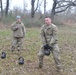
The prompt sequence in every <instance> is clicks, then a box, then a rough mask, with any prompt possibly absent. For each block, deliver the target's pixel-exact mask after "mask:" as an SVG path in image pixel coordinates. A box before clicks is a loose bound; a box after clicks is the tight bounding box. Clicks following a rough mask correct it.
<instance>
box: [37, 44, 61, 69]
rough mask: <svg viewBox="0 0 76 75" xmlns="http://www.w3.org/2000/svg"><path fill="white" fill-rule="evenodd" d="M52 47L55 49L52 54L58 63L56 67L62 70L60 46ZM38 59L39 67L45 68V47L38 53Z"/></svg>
mask: <svg viewBox="0 0 76 75" xmlns="http://www.w3.org/2000/svg"><path fill="white" fill-rule="evenodd" d="M52 47H53V50H52V51H51V52H52V55H53V58H54V61H55V63H56V67H57V68H59V69H60V68H61V63H60V56H59V47H58V44H54V45H53V46H52ZM38 57H39V67H42V66H43V58H44V48H43V45H42V46H41V48H40V51H39V53H38Z"/></svg>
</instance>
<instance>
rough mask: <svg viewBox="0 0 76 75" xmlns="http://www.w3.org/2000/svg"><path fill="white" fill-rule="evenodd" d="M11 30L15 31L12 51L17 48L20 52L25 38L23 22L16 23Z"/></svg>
mask: <svg viewBox="0 0 76 75" xmlns="http://www.w3.org/2000/svg"><path fill="white" fill-rule="evenodd" d="M11 30H12V31H13V40H12V48H11V49H12V51H13V50H14V49H15V48H16V46H17V49H18V50H20V49H21V47H22V46H21V45H22V40H23V38H24V37H25V26H24V24H23V23H22V22H15V23H13V24H12V25H11Z"/></svg>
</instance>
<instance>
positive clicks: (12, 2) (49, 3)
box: [2, 0, 53, 11]
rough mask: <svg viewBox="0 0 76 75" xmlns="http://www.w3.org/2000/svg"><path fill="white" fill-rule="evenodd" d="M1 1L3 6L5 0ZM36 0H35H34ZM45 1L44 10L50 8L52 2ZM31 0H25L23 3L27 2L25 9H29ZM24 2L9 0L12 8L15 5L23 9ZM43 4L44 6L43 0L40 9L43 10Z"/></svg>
mask: <svg viewBox="0 0 76 75" xmlns="http://www.w3.org/2000/svg"><path fill="white" fill-rule="evenodd" d="M2 1H3V5H4V6H5V3H6V0H2ZM36 1H37V0H36ZM40 1H42V0H40ZM46 1H47V8H46V10H50V9H51V7H52V4H53V0H46ZM30 2H31V0H25V3H26V4H27V9H29V10H30V9H31V4H30ZM23 4H24V0H10V9H11V10H12V9H13V7H15V6H17V7H20V8H21V9H23V6H24V5H23ZM43 6H44V2H43V3H42V5H41V10H42V11H43V10H44V9H43Z"/></svg>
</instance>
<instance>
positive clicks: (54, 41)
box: [50, 26, 58, 44]
mask: <svg viewBox="0 0 76 75" xmlns="http://www.w3.org/2000/svg"><path fill="white" fill-rule="evenodd" d="M57 34H58V28H57V27H56V26H54V27H53V34H52V39H51V41H50V44H54V43H57Z"/></svg>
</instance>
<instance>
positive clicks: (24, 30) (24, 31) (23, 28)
mask: <svg viewBox="0 0 76 75" xmlns="http://www.w3.org/2000/svg"><path fill="white" fill-rule="evenodd" d="M22 30H23V37H25V34H26V29H25V26H24V24H22Z"/></svg>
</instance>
